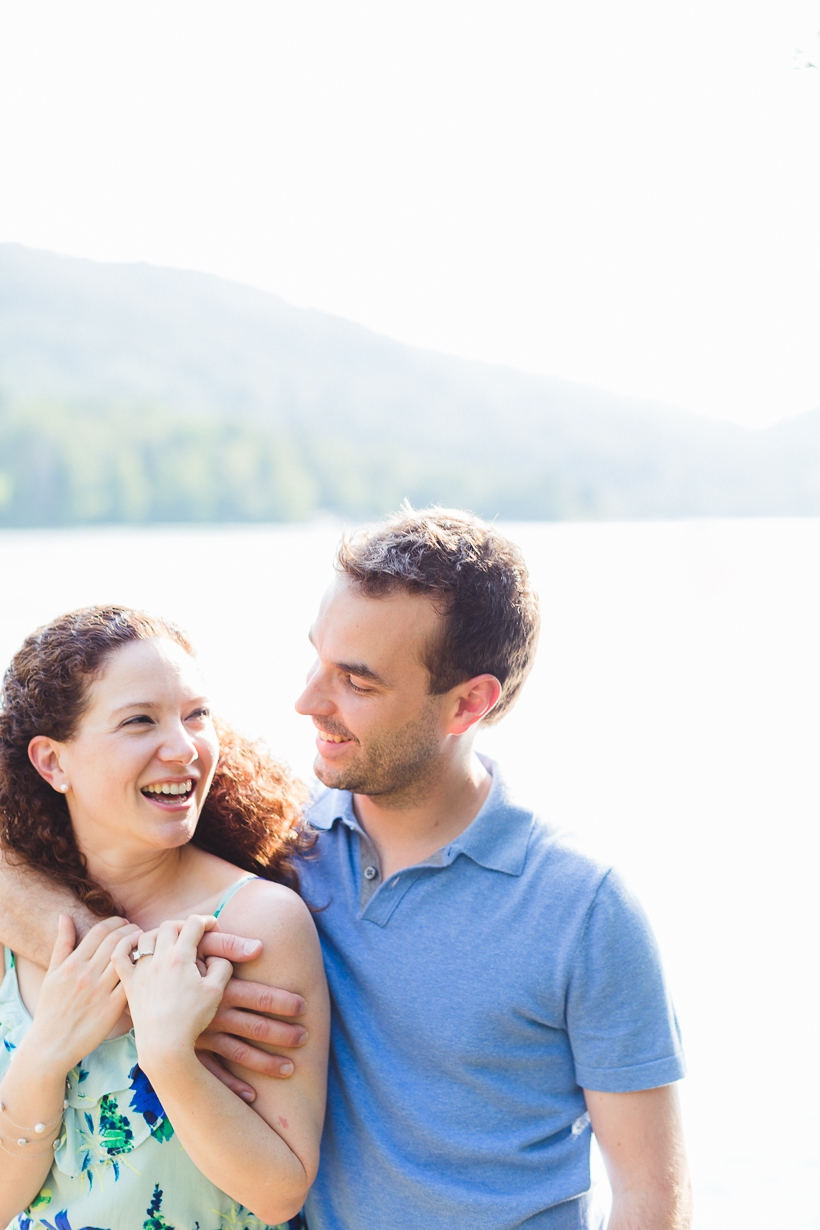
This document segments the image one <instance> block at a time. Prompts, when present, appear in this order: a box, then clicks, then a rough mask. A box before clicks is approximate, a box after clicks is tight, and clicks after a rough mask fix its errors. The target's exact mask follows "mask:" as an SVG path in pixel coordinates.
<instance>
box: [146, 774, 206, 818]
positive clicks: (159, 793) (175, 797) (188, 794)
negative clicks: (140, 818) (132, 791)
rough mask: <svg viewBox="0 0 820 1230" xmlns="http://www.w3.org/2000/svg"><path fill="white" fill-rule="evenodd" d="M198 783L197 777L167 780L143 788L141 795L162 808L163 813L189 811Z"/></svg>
mask: <svg viewBox="0 0 820 1230" xmlns="http://www.w3.org/2000/svg"><path fill="white" fill-rule="evenodd" d="M196 782H197V779H196V778H195V777H186V778H183V779H182V780H178V779H176V778H175V779H173V780H168V779H166V780H165V781H162V782H152V783H151V785H150V786H143V787H142V788H141V790H140V793H141V794H142V796H143V797H144V798H146V799H147V800H148V802H149V803H153V804H154V805H155V806H157V807H160V808H162V810H163V811H187V810H188V807H189V805H190V803H191V802H192V801H193V798H194V790H195V788H196Z"/></svg>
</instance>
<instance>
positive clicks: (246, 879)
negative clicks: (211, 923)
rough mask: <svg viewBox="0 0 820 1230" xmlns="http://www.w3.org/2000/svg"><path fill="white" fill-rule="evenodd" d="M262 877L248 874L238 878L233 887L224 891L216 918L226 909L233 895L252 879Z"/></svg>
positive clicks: (216, 910) (215, 912)
mask: <svg viewBox="0 0 820 1230" xmlns="http://www.w3.org/2000/svg"><path fill="white" fill-rule="evenodd" d="M261 879H262V877H261V876H254V875H247V876H243V877H242V879H241V880H237V881H236V883H235V884H232V885H231V887H230V888H229V889H228V891H227V892H226V893H223V895H222V900H221V901H220V903H219V905H218V906H217V907H216V909H215V910H214V918H219V915H220V914H221V913H222V911H223V910H224V909H225V906H226V905H227V904H228V902H229V901H230V899H231V897H234V896H236V894H237V893H238V892H239V890H240V888H244V887H245V885H246V884H249V883H250V882H251V880H261Z"/></svg>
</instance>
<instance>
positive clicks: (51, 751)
mask: <svg viewBox="0 0 820 1230" xmlns="http://www.w3.org/2000/svg"><path fill="white" fill-rule="evenodd" d="M59 749H60V745H59V743H55V742H54V740H53V739H49V738H48V736H47V735H35V736H34V738H33V739H32V740H31V743H29V745H28V758H29V760H30V761H31V763H32V764H33V765H34V767H35V769H36V770H37V772H38V773H39V774H40V776H41V777H42V778H43V780H44V781H47V782H48V784H49V786H51V787H52V788H53V789H54V790H58V791H59V792H60V794H67V793H68V790H69V781H68V778H67V777H66V775H65V773H64V772H63V770H62V769H61V768H60V750H59Z"/></svg>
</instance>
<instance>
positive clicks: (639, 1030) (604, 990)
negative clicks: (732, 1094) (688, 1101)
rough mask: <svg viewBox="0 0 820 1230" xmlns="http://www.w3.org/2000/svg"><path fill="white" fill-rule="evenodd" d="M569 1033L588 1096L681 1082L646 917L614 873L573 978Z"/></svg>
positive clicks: (679, 1056)
mask: <svg viewBox="0 0 820 1230" xmlns="http://www.w3.org/2000/svg"><path fill="white" fill-rule="evenodd" d="M566 1012H567V1018H566V1019H567V1030H568V1032H569V1039H570V1045H571V1047H572V1053H573V1058H574V1062H575V1079H576V1080H577V1082H578V1084H579V1085H580V1086H581V1087H582V1088H584V1089H596V1090H600V1091H601V1092H604V1093H632V1092H634V1091H635V1090H639V1089H654V1088H657V1087H658V1086H660V1085H669V1084H671V1083H672V1082H673V1081H676V1080H680V1078H681V1077H682V1076H683V1075H684V1072H685V1064H684V1060H683V1052H682V1049H681V1041H680V1029H679V1027H678V1022H677V1018H676V1016H675V1010H674V1008H673V1006H672V1001H671V999H670V996H669V992H668V990H667V988H666V984H665V981H664V976H663V971H662V969H661V962H660V954H659V953H658V947H657V944H656V942H655V937H654V936H653V934H652V931H651V928H650V926H649V923H648V921H647V919H646V916H645V915H644V913H643V910H642V909H641V907H640V905H639V904H638V902H637V901H636V900H635V898H634V897H633V896H632V895H631V894H630V893H629V892H628V890H627V889H626V888H625V887H624V885H623V884H622V883H621V881H620V880H619V878H618V877H617V876H616V874H615V873H614V872H612V871H610V872H609V873H608V874H607V875H606V876H605V877H604V879H603V880H602V881H601V884H600V886H599V888H598V891H597V893H596V895H595V898H594V900H593V902H592V905H591V906H590V909H589V912H588V914H587V917H586V921H585V925H584V929H583V932H582V934H581V937H580V939H579V942H578V946H577V948H576V951H575V955H574V959H573V962H572V967H571V971H570V978H569V985H568V990H567V1008H566Z"/></svg>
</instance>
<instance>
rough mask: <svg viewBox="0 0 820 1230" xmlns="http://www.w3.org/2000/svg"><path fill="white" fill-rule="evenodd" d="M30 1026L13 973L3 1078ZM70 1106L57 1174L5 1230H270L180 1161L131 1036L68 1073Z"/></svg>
mask: <svg viewBox="0 0 820 1230" xmlns="http://www.w3.org/2000/svg"><path fill="white" fill-rule="evenodd" d="M0 973H2V970H0ZM30 1023H31V1018H30V1017H29V1016H28V1014H27V1013H26V1012H25V1009H24V1008H23V1005H22V1001H21V1000H20V997H19V990H18V988H17V978H16V971H15V970H14V969H13V967H11V968H9V969H7V972H6V976H5V978H4V979H3V981H2V984H0V1077H2V1076H3V1075H4V1073H5V1071H6V1068H7V1067H8V1064H9V1062H10V1059H11V1055H12V1054H13V1052H14V1050H15V1049H16V1048H17V1046H18V1045H19V1043H20V1040H21V1039H22V1037H23V1036H24V1035H25V1033H26V1032H27V1030H28V1028H29V1027H30ZM67 1097H68V1102H69V1106H68V1109H67V1111H66V1116H65V1124H64V1128H63V1132H62V1135H61V1137H60V1140H59V1144H58V1148H57V1151H56V1153H55V1159H54V1165H53V1166H52V1168H51V1171H50V1172H49V1174H48V1176H47V1178H46V1180H45V1182H44V1184H43V1187H42V1189H41V1191H40V1192H39V1194H38V1195H37V1196H36V1197H35V1199H34V1200H33V1201H32V1202H31V1204H30V1206H29V1208H28V1209H27V1210H25V1211H24V1212H21V1213H20V1214H18V1216H17V1217H16V1218H15V1219H14V1220H13V1221H12V1222H11V1223H10V1225H9V1226H8V1228H7V1230H94V1228H101V1230H106V1228H108V1230H110V1228H111V1227H113V1226H114V1225H116V1230H273V1228H271V1227H269V1226H268V1225H267V1223H265V1222H262V1221H260V1219H259V1218H258V1217H256V1216H255V1215H254V1214H253V1213H251V1212H249V1211H248V1210H247V1209H245V1208H243V1206H242V1205H241V1204H238V1203H237V1202H236V1201H235V1200H232V1199H231V1197H230V1196H228V1195H226V1193H225V1192H222V1191H220V1190H219V1189H218V1188H217V1187H215V1186H214V1184H213V1183H210V1182H209V1181H208V1180H207V1179H206V1178H205V1177H204V1176H203V1175H202V1174H201V1172H200V1171H199V1170H197V1168H196V1167H195V1166H194V1164H193V1162H192V1161H191V1159H190V1158H189V1157H188V1155H187V1154H186V1153H185V1152H184V1150H183V1149H182V1146H181V1145H180V1143H179V1141H178V1139H176V1138H175V1135H174V1129H173V1127H172V1125H171V1124H170V1122H169V1121H168V1119H167V1118H166V1116H165V1112H164V1111H163V1109H162V1107H161V1105H160V1104H159V1102H158V1100H157V1098H156V1094H155V1093H154V1092H153V1090H152V1089H151V1087H150V1084H148V1083H147V1081H146V1078H145V1076H144V1074H142V1073H141V1072H140V1071H139V1068H138V1061H137V1054H136V1044H135V1042H134V1036H133V1033H128V1034H124V1035H123V1036H122V1037H120V1038H114V1039H109V1040H108V1041H106V1042H104V1043H103V1044H102V1045H101V1046H100V1047H98V1048H97V1050H96V1051H94V1052H93V1054H91V1055H89V1056H88V1057H87V1058H86V1059H84V1060H83V1062H82V1064H80V1065H78V1067H77V1068H75V1069H74V1071H73V1072H71V1073H69V1078H68V1090H67ZM275 1230H287V1227H286V1226H281V1227H276V1228H275Z"/></svg>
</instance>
